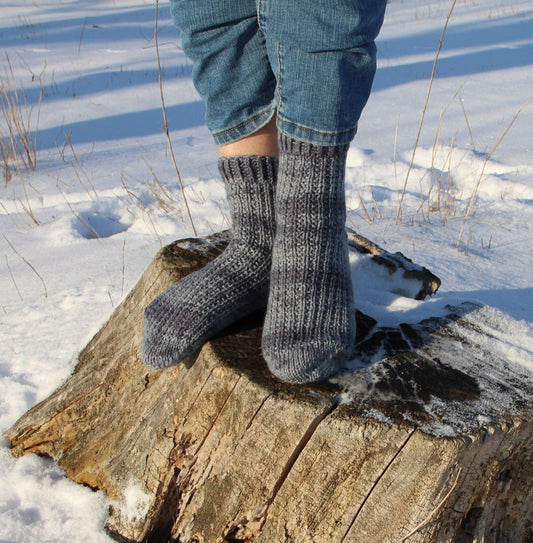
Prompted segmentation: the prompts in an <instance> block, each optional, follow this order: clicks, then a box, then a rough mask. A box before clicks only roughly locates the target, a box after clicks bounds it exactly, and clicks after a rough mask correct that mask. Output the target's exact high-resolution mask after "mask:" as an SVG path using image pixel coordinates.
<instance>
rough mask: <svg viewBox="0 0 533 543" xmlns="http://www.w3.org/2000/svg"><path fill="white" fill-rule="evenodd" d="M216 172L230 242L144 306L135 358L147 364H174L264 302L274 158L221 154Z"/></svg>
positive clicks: (268, 260)
mask: <svg viewBox="0 0 533 543" xmlns="http://www.w3.org/2000/svg"><path fill="white" fill-rule="evenodd" d="M219 170H220V173H221V175H222V179H223V181H224V183H225V186H226V193H227V197H228V202H229V207H230V214H231V218H232V236H231V241H230V243H229V245H228V247H227V248H226V250H225V251H224V252H223V253H222V254H221V255H220V256H219V257H217V258H216V259H215V260H213V261H212V262H210V263H209V264H207V265H206V266H205V267H204V268H202V269H201V270H198V271H197V272H194V273H191V274H190V275H188V276H186V277H184V278H183V279H181V280H180V281H178V282H177V283H175V284H174V285H172V286H171V287H170V288H168V289H167V290H166V291H164V292H163V293H162V294H161V295H159V296H158V297H157V298H155V300H153V301H152V302H151V303H150V304H149V305H148V307H147V308H146V310H145V312H144V340H143V346H142V352H141V358H142V361H143V362H144V363H145V364H146V365H148V366H152V367H156V368H163V367H167V366H170V365H173V364H178V363H179V362H180V361H182V360H183V359H184V358H186V357H187V356H189V355H191V354H193V353H194V352H196V351H197V350H198V349H199V348H200V347H201V346H202V345H203V344H204V343H205V342H206V341H207V340H208V339H209V338H210V337H212V336H213V335H215V334H217V333H218V332H219V331H221V330H222V329H224V328H225V327H226V326H229V325H230V324H232V323H233V322H235V321H237V320H238V319H239V318H241V317H243V316H245V315H246V314H249V313H251V312H253V311H254V310H256V309H260V308H262V307H264V306H265V305H266V303H267V298H268V285H269V274H270V264H271V251H272V242H273V238H274V231H275V225H274V190H275V183H276V176H277V158H273V157H258V156H254V157H247V156H240V157H229V158H221V159H220V160H219Z"/></svg>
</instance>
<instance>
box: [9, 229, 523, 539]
mask: <svg viewBox="0 0 533 543" xmlns="http://www.w3.org/2000/svg"><path fill="white" fill-rule="evenodd" d="M226 243H227V237H226V236H225V235H215V236H212V237H211V238H209V239H207V240H184V241H181V242H176V243H174V244H172V245H170V246H168V247H166V248H164V249H162V250H161V251H160V253H159V254H158V255H157V257H156V258H155V259H154V261H153V262H152V264H151V266H150V267H149V268H148V269H147V270H146V272H145V273H144V274H143V276H142V277H141V278H140V280H139V282H138V283H137V285H136V286H135V287H134V288H133V290H132V291H131V293H130V294H129V295H128V296H127V298H126V299H125V300H124V301H123V303H122V304H121V305H120V306H119V307H118V308H117V309H116V311H115V312H114V313H113V315H112V316H111V318H110V319H109V321H108V322H107V324H106V325H105V326H104V327H103V328H102V329H101V330H100V331H99V332H98V333H97V334H96V336H95V337H94V338H93V339H92V340H91V342H90V343H89V344H88V345H87V347H86V348H85V349H84V350H83V352H82V353H81V354H80V356H79V363H78V365H77V367H76V369H75V371H74V373H73V375H72V376H71V377H70V378H69V379H68V380H67V381H66V382H65V383H64V384H63V385H62V386H61V387H60V388H59V389H58V390H57V391H56V392H55V393H54V394H52V395H51V396H50V397H49V398H48V399H47V400H45V401H43V402H42V403H40V404H39V405H37V406H35V407H34V408H33V409H31V410H30V411H29V412H28V413H26V414H25V415H24V416H23V417H21V419H20V420H19V421H18V422H17V423H16V424H15V425H14V426H13V427H12V428H11V429H10V430H8V431H7V433H6V434H5V435H6V437H7V438H8V439H9V440H10V441H11V443H12V446H13V448H12V452H13V454H14V455H15V456H20V455H23V454H26V453H31V452H33V453H38V454H43V455H47V456H50V457H52V458H53V459H54V460H56V461H57V462H58V463H59V464H60V465H61V466H63V467H64V469H65V471H66V475H67V476H68V477H69V478H71V479H72V480H74V481H76V482H78V483H82V484H85V485H88V486H90V487H92V488H94V489H101V490H104V491H106V492H107V495H108V497H109V499H110V502H111V507H110V515H109V519H108V528H109V530H110V532H111V533H113V534H115V536H116V537H117V539H119V540H121V541H131V542H141V541H143V542H153V543H156V542H157V543H162V542H166V541H173V542H180V543H193V542H195V543H218V542H225V543H236V542H252V541H255V542H258V543H259V542H264V543H288V542H295V543H296V542H297V543H306V542H315V543H348V542H354V543H355V542H357V543H378V542H379V543H385V542H391V543H399V542H403V541H408V542H439V541H454V542H470V541H487V542H513V543H517V542H531V541H533V519H532V511H533V467H532V466H533V464H532V458H531V457H532V451H533V424H532V422H533V416H532V403H533V400H532V392H533V377H532V375H531V374H530V373H529V370H528V369H527V367H524V368H521V367H520V366H519V365H516V364H511V363H509V361H508V360H506V358H505V353H506V348H505V347H506V345H505V333H504V330H503V331H502V330H501V329H500V328H501V327H500V328H499V325H498V319H497V317H498V315H497V314H496V313H495V310H493V309H491V308H483V307H478V306H475V305H473V304H463V305H462V306H460V307H450V308H449V312H448V315H447V316H445V317H443V318H439V319H427V320H425V321H422V322H420V323H418V324H416V325H407V324H404V325H401V326H399V327H398V328H384V327H380V326H378V325H377V324H376V322H375V321H372V319H370V318H368V317H365V316H364V315H362V314H361V313H357V317H358V325H359V326H358V337H357V342H358V343H357V348H358V352H359V356H358V359H357V364H354V366H353V367H351V368H349V370H350V371H347V372H346V374H344V375H341V376H338V377H336V378H334V379H331V380H329V381H327V382H323V383H319V384H315V385H309V386H291V385H288V384H285V383H283V382H281V381H279V380H277V379H276V378H275V377H273V376H272V375H271V374H270V373H269V372H268V370H267V368H266V364H265V363H264V361H263V359H262V356H261V352H260V336H261V319H262V315H261V314H258V315H255V316H253V317H250V318H247V319H246V320H245V322H241V323H239V324H237V325H235V326H233V327H231V329H228V330H226V331H224V333H223V334H220V335H219V336H218V337H217V338H214V339H213V340H211V341H209V342H208V343H207V344H206V345H205V346H204V347H203V349H202V350H201V352H200V354H199V356H198V358H197V359H196V360H195V361H194V363H190V364H187V365H183V364H182V365H179V366H176V367H172V368H169V369H165V370H152V369H149V368H146V367H145V366H143V365H142V363H141V362H140V359H139V351H140V345H141V340H142V311H143V309H144V307H145V306H146V304H147V303H148V302H149V301H150V300H151V299H153V298H154V297H155V296H156V295H157V294H158V293H159V292H161V291H162V290H163V289H165V288H166V287H168V286H169V285H170V284H172V283H173V282H174V281H176V280H178V279H179V278H180V277H182V276H184V275H185V274H187V273H189V272H191V271H194V270H195V269H198V268H200V267H201V266H203V265H205V263H206V262H207V261H209V259H211V258H213V257H214V256H216V254H218V253H219V252H220V251H221V250H222V249H223V248H224V246H225V244H226ZM351 245H352V250H353V251H357V252H358V254H364V255H366V256H364V257H361V258H367V259H369V262H370V263H371V265H372V266H376V270H378V271H379V273H382V270H384V269H385V270H387V271H386V273H387V274H389V275H390V281H391V282H392V283H394V281H395V277H401V278H402V281H403V282H402V283H401V284H402V285H405V280H404V279H405V277H408V278H409V279H410V280H411V281H412V285H413V288H412V289H411V295H412V296H413V297H418V298H423V297H424V296H426V295H427V294H431V293H433V292H434V291H435V290H436V288H438V286H439V284H440V282H439V280H438V279H437V278H436V277H435V276H434V275H432V274H431V273H430V272H428V271H427V270H424V269H421V268H420V267H419V266H416V265H415V264H413V263H412V262H410V261H409V260H408V259H406V258H405V257H403V255H401V254H399V253H397V254H395V255H390V254H388V253H386V252H384V251H382V250H380V249H379V248H378V247H376V246H375V245H374V244H372V243H371V242H368V240H364V239H362V238H358V237H357V236H355V235H353V234H352V235H351ZM376 273H377V272H376ZM393 288H394V285H393ZM398 288H400V287H398ZM502 345H503V347H502ZM500 347H502V348H500Z"/></svg>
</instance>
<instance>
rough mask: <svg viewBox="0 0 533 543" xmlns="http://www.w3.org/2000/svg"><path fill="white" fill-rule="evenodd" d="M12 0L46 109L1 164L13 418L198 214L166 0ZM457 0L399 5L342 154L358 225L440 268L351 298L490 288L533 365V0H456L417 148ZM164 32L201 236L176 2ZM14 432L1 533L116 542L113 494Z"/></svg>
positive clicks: (201, 136)
mask: <svg viewBox="0 0 533 543" xmlns="http://www.w3.org/2000/svg"><path fill="white" fill-rule="evenodd" d="M0 6H1V9H2V18H1V20H0V44H1V51H2V55H1V58H0V63H1V64H2V66H1V68H0V76H1V77H2V82H3V83H5V84H7V83H8V82H9V81H12V82H13V81H14V83H15V84H16V86H17V88H18V89H19V90H22V89H24V91H25V96H26V101H27V105H28V110H27V111H26V112H25V113H24V112H23V116H24V117H26V118H27V117H28V116H29V117H30V121H31V126H32V127H33V129H35V128H36V127H37V126H38V136H37V142H38V153H37V158H38V162H37V168H36V170H35V171H33V172H26V171H24V172H23V176H22V178H21V176H20V175H19V174H18V173H17V172H13V175H12V178H11V179H10V180H9V181H8V182H5V181H4V179H3V178H2V179H0V227H1V232H2V237H1V238H0V246H1V247H2V253H3V254H2V258H1V260H0V274H1V275H0V330H1V332H2V336H1V338H2V341H0V378H1V382H0V398H1V399H0V402H1V403H0V431H5V430H6V429H7V428H8V427H9V426H10V425H11V424H12V423H14V422H15V420H16V419H17V418H18V417H19V416H20V415H22V414H23V413H24V412H25V411H26V410H28V409H29V408H30V407H31V406H33V405H34V404H35V403H37V402H38V401H40V400H42V399H44V398H45V397H46V396H47V395H48V394H50V393H51V392H52V391H53V390H54V389H55V388H56V387H57V386H58V385H59V384H60V383H61V382H62V381H63V380H64V379H65V378H66V377H67V376H68V375H69V372H71V371H72V369H73V367H74V363H75V356H76V354H77V353H78V351H79V349H80V348H81V347H82V346H83V345H84V344H85V343H86V341H87V340H88V339H89V338H90V337H91V335H92V334H93V333H94V332H95V331H96V330H97V329H98V328H99V326H100V325H101V324H102V322H103V321H104V320H105V319H106V318H107V317H108V316H109V314H110V313H111V311H112V310H113V308H115V307H116V306H117V304H118V303H119V302H120V300H121V298H122V297H123V296H124V295H125V294H126V293H127V292H128V291H129V289H130V288H131V287H132V286H133V284H134V283H135V281H136V280H137V278H138V277H139V275H140V274H141V272H142V271H143V270H144V269H145V268H146V266H147V265H148V264H149V262H150V261H151V259H152V258H153V256H154V254H155V253H156V251H157V250H158V249H159V248H160V247H161V246H162V245H164V244H166V243H168V242H170V241H172V240H174V239H176V238H181V237H188V236H191V235H192V228H191V226H190V222H189V220H188V217H187V212H186V210H185V207H184V205H183V200H182V196H181V193H180V188H179V183H178V180H177V177H176V174H175V171H174V168H173V165H172V161H171V158H170V155H169V151H168V145H167V142H166V138H165V135H164V133H163V131H162V114H161V105H160V104H161V101H160V94H159V85H158V73H157V61H156V49H155V43H154V37H153V32H154V14H155V7H154V5H153V3H152V2H147V1H143V0H138V1H137V2H134V1H132V0H113V2H104V1H103V0H64V1H55V2H54V1H51V0H36V1H35V0H32V1H31V2H30V1H29V0H19V1H18V2H16V3H15V2H7V1H5V0H0ZM450 6H451V0H446V1H445V0H391V2H390V3H389V6H388V14H387V18H386V22H385V25H384V27H383V30H382V33H381V36H380V38H379V44H378V45H379V64H380V68H379V71H378V74H377V76H376V80H375V85H374V92H373V95H372V97H371V99H370V102H369V104H368V106H367V108H366V110H365V112H364V114H363V118H362V119H361V123H360V129H359V133H358V135H357V137H356V139H355V141H354V142H353V144H352V147H351V149H350V153H349V158H348V172H347V197H348V206H349V221H348V225H349V226H350V227H351V228H353V229H355V230H357V231H358V232H359V233H361V234H362V235H364V236H367V237H369V238H371V239H372V240H374V241H375V242H377V243H378V244H380V245H382V246H383V247H385V248H387V249H388V250H391V251H402V252H403V253H404V254H405V255H407V256H409V257H410V258H412V259H413V260H414V261H415V262H417V263H419V264H423V265H425V266H427V267H428V268H430V269H431V270H432V271H433V272H434V273H436V274H437V275H438V276H439V277H441V279H442V281H443V284H442V287H441V289H440V291H439V293H438V294H437V296H435V297H434V299H433V300H430V301H426V302H415V301H413V300H411V299H407V298H402V297H401V296H399V295H392V294H391V293H385V294H384V293H383V292H382V291H380V290H379V289H377V288H376V284H375V283H374V284H372V282H369V281H368V277H365V276H364V273H362V275H361V277H354V282H355V287H356V298H357V305H358V307H359V308H360V309H361V310H363V311H364V312H366V313H368V314H370V315H372V316H373V317H374V318H376V319H377V320H378V321H380V322H382V323H387V324H394V323H396V322H400V321H411V322H413V321H416V320H419V319H420V318H423V317H424V316H427V315H431V314H439V313H440V312H441V311H442V310H443V307H444V306H445V305H446V304H448V303H454V302H461V301H465V300H473V301H479V302H481V303H483V304H487V305H490V306H493V307H494V308H496V309H497V310H499V311H501V312H503V313H504V314H506V315H505V322H506V327H507V330H508V334H509V337H510V338H515V339H516V341H515V342H511V343H512V344H514V343H517V342H519V345H518V346H519V348H517V349H514V350H510V352H509V357H510V360H511V363H512V362H513V356H514V357H515V359H516V360H514V361H516V362H517V363H520V364H521V366H522V367H524V366H526V367H528V368H529V369H530V370H533V340H532V334H531V331H532V326H533V325H532V317H533V261H532V252H533V236H532V229H533V158H532V156H533V142H532V137H531V127H532V126H533V103H529V105H526V106H525V107H524V108H523V109H521V108H522V106H524V104H526V102H527V101H528V100H529V99H530V98H531V97H532V93H533V90H532V89H533V60H532V59H533V34H532V32H531V27H532V24H533V6H532V5H531V2H530V1H529V0H485V1H483V2H477V1H474V0H458V2H457V4H456V6H455V9H454V11H453V13H452V15H451V19H450V22H449V27H448V29H447V33H446V35H445V38H444V42H443V47H442V50H441V52H440V57H439V60H438V64H437V69H436V74H435V78H434V82H433V86H432V89H431V94H430V97H429V101H428V104H427V108H426V111H425V117H424V120H423V124H422V129H421V133H420V139H419V142H418V145H417V147H416V154H415V155H414V156H413V149H414V147H415V141H416V137H417V131H418V128H419V126H420V120H421V115H422V110H423V108H424V103H425V100H426V94H427V91H428V84H429V76H430V74H431V70H432V65H433V61H434V59H435V54H436V52H437V48H438V44H439V38H440V36H441V32H442V29H443V26H444V23H445V21H446V17H447V15H448V13H449V10H450ZM158 37H159V49H160V54H161V62H162V74H163V83H164V93H165V99H166V106H167V114H168V117H169V123H170V130H171V136H172V142H173V146H174V151H175V155H176V160H177V163H178V166H179V170H180V172H181V176H182V179H183V182H184V184H185V186H186V190H185V192H186V196H187V199H188V201H189V204H190V207H191V213H192V217H193V219H194V223H195V226H196V229H197V231H198V233H199V234H202V235H203V234H207V233H209V232H212V231H217V230H220V229H223V228H226V227H227V226H228V219H227V206H226V202H225V200H224V193H223V187H222V184H221V183H220V181H219V179H218V177H217V169H216V160H217V152H216V148H215V147H214V145H213V143H212V141H211V137H210V135H209V133H208V131H207V129H206V128H205V126H204V124H203V112H204V110H203V106H202V103H201V101H200V100H199V97H198V95H197V94H196V92H195V90H194V88H193V85H192V82H191V64H190V62H189V61H188V60H187V59H186V58H185V57H184V55H183V53H182V52H181V50H180V40H179V35H178V33H177V31H176V30H175V29H174V27H173V26H172V23H171V21H170V17H169V13H168V7H167V5H166V4H163V5H162V6H161V8H160V18H159V33H158ZM8 59H9V62H10V63H11V66H12V70H13V77H12V76H11V74H10V72H9V66H8ZM40 89H42V101H41V107H40V108H39V95H40ZM517 113H519V114H518V116H516V115H517ZM0 122H1V123H2V124H0V126H1V127H2V130H4V129H5V123H4V119H3V118H1V119H0ZM507 130H508V131H507ZM502 136H504V137H503V139H501V138H502ZM411 161H412V168H409V164H410V162H411ZM409 170H410V171H409ZM2 171H3V172H4V170H3V167H2ZM406 178H407V183H405V180H406ZM8 447H9V444H8V442H7V440H5V439H3V438H1V441H0V487H1V488H2V491H1V492H0V514H1V519H2V521H1V522H0V541H5V542H10V543H11V542H13V543H14V542H20V543H28V542H47V541H50V542H51V541H53V542H54V543H61V542H69V543H71V542H72V541H84V542H85V543H88V542H103V541H110V539H109V537H108V536H107V535H106V534H105V531H104V529H103V522H104V518H105V515H106V507H107V504H106V500H105V497H104V496H103V495H101V494H96V493H93V492H91V491H90V490H88V489H86V488H83V487H80V486H78V485H75V484H73V483H71V482H70V481H68V480H66V479H65V478H64V477H63V475H62V472H61V470H60V469H59V468H57V467H56V466H55V465H53V464H52V463H51V462H49V461H46V460H44V459H41V458H37V457H34V456H31V455H30V456H29V457H26V458H22V459H19V460H15V459H13V458H12V457H11V455H10V454H9V452H8Z"/></svg>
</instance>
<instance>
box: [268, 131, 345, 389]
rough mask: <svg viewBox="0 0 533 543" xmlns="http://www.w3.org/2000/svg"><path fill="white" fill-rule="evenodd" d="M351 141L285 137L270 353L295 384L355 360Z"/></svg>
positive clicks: (275, 367) (277, 370) (275, 369)
mask: <svg viewBox="0 0 533 543" xmlns="http://www.w3.org/2000/svg"><path fill="white" fill-rule="evenodd" d="M347 151H348V146H347V145H344V146H335V147H332V146H330V147H322V146H316V145H310V144H306V143H302V142H298V141H296V140H293V139H291V138H289V137H287V136H283V135H282V136H281V137H280V163H279V173H278V182H277V188H276V201H275V210H276V237H275V240H274V246H273V255H272V271H271V277H270V295H269V300H268V308H267V313H266V318H265V324H264V328H263V338H262V349H263V355H264V357H265V359H266V361H267V363H268V366H269V368H270V370H271V371H272V373H274V374H275V375H276V376H278V377H279V378H280V379H282V380H284V381H288V382H292V383H307V382H312V381H319V380H323V379H326V378H327V377H329V376H331V375H332V374H334V373H336V372H337V371H339V369H340V364H341V363H342V362H344V361H346V359H348V358H349V356H350V353H351V350H352V348H353V343H354V340H355V312H354V305H353V293H352V282H351V275H350V269H349V261H348V245H347V237H346V230H345V221H346V204H345V192H344V190H345V189H344V176H345V165H346V154H347Z"/></svg>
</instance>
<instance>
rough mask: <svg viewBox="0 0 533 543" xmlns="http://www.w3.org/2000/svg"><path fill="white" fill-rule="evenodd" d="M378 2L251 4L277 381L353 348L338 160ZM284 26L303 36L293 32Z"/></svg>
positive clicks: (315, 376) (370, 61)
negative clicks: (273, 144) (264, 146)
mask: <svg viewBox="0 0 533 543" xmlns="http://www.w3.org/2000/svg"><path fill="white" fill-rule="evenodd" d="M384 4H385V2H384V1H372V2H370V1H366V0H362V1H357V2H353V1H350V2H343V1H340V2H339V3H338V4H337V3H335V9H333V8H332V7H331V6H330V4H328V3H327V2H321V1H317V0H313V1H310V0H301V1H300V2H297V3H295V2H285V1H283V0H278V1H276V2H270V1H269V0H265V1H264V2H262V3H261V5H262V13H261V15H262V27H263V29H264V32H265V35H266V37H267V48H268V51H269V56H270V61H271V64H272V66H273V71H274V73H276V76H277V83H278V85H277V93H278V104H279V108H278V127H279V129H280V131H281V133H282V134H281V139H280V141H281V147H280V164H279V173H278V182H277V189H276V204H275V217H276V225H277V230H276V236H275V239H274V246H273V257H272V271H271V281H270V294H269V301H268V307H267V314H266V318H265V324H264V327H263V338H262V348H263V354H264V356H265V359H266V361H267V363H268V365H269V367H270V369H271V371H272V372H273V373H274V374H275V375H277V376H278V377H280V378H281V379H283V380H285V381H289V382H294V383H305V382H311V381H318V380H322V379H325V378H327V377H329V376H331V375H332V374H334V373H335V372H336V371H339V369H340V367H341V364H342V363H343V362H344V361H346V360H347V359H348V358H349V356H350V353H351V349H352V347H353V342H354V339H355V318H354V317H355V315H354V307H353V294H352V284H351V276H350V270H349V263H348V250H347V239H346V232H345V224H344V223H345V217H346V208H345V197H344V176H345V160H346V153H347V149H348V143H349V142H350V141H351V139H352V138H353V136H354V135H355V132H356V128H357V122H358V120H359V116H360V114H361V111H362V109H363V107H364V105H365V103H366V100H367V98H368V95H369V93H370V87H371V82H372V79H373V75H374V70H375V46H374V42H373V40H374V38H375V35H376V34H377V31H378V30H379V26H380V24H381V20H382V15H383V8H384ZM325 8H326V9H325ZM291 10H294V11H291ZM294 20H297V21H298V22H299V25H298V26H299V27H300V28H301V29H304V31H303V32H298V31H296V32H295V29H294V25H291V23H290V21H294ZM317 21H320V28H316V22H317ZM313 25H315V28H313Z"/></svg>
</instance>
